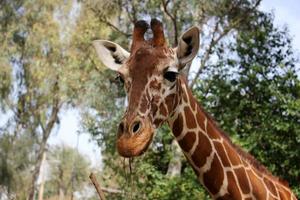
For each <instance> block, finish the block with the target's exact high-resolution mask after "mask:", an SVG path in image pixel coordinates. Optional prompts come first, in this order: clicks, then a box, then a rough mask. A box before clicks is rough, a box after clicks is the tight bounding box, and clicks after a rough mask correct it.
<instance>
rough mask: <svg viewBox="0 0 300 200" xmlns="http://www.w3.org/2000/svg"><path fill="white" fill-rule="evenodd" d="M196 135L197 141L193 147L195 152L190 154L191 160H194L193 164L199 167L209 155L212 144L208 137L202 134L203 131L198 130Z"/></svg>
mask: <svg viewBox="0 0 300 200" xmlns="http://www.w3.org/2000/svg"><path fill="white" fill-rule="evenodd" d="M198 137H199V138H198V139H199V142H198V145H197V147H196V149H195V152H194V153H193V155H192V160H193V161H194V163H195V165H197V166H198V167H199V168H200V167H202V166H203V165H204V164H205V162H206V158H207V157H208V156H209V155H210V153H211V151H212V146H211V144H210V142H209V140H208V138H207V137H206V136H205V135H203V133H200V132H199V133H198Z"/></svg>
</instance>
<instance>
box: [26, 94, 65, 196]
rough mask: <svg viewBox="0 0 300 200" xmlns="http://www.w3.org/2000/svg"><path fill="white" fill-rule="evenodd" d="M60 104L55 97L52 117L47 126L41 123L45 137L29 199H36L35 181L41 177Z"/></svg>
mask: <svg viewBox="0 0 300 200" xmlns="http://www.w3.org/2000/svg"><path fill="white" fill-rule="evenodd" d="M59 109H60V106H59V100H58V99H57V98H54V99H53V107H52V111H51V115H50V118H49V120H48V123H47V125H46V127H45V128H43V127H44V126H43V125H42V124H41V127H42V129H43V138H42V141H41V143H40V149H39V152H38V156H37V160H36V164H35V167H34V170H33V173H32V179H31V184H30V187H29V193H28V197H27V200H34V193H35V183H36V181H37V178H38V177H39V174H40V168H41V164H42V159H43V154H44V152H45V150H46V145H47V141H48V138H49V136H50V133H51V131H52V129H53V127H54V125H55V123H56V121H57V119H58V112H59Z"/></svg>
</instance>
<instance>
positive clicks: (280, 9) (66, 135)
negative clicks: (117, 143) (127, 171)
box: [49, 0, 300, 166]
mask: <svg viewBox="0 0 300 200" xmlns="http://www.w3.org/2000/svg"><path fill="white" fill-rule="evenodd" d="M260 9H261V10H263V11H267V12H273V13H274V16H275V19H274V20H275V25H277V26H279V27H282V26H288V29H289V30H290V35H291V36H292V38H293V46H294V49H295V50H296V51H297V52H298V53H299V52H300V23H299V20H300V6H299V1H298V0H285V1H283V0H263V1H262V3H261V6H260ZM60 117H61V125H60V129H59V130H58V131H57V132H56V133H54V134H52V136H51V137H50V139H49V144H50V145H55V144H65V145H69V146H71V147H74V148H78V150H79V152H81V153H82V154H84V155H85V156H87V157H88V158H89V160H90V161H91V163H92V165H93V166H101V154H100V149H99V147H98V146H97V145H96V143H95V142H92V141H91V138H90V137H89V135H88V134H80V135H79V136H78V131H79V129H80V115H79V112H78V111H77V110H74V109H73V110H65V111H63V112H62V113H60Z"/></svg>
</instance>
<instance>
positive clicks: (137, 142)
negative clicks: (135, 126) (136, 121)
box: [117, 120, 154, 158]
mask: <svg viewBox="0 0 300 200" xmlns="http://www.w3.org/2000/svg"><path fill="white" fill-rule="evenodd" d="M153 136H154V128H153V127H152V125H151V123H150V121H149V120H146V121H145V122H144V127H143V128H141V129H140V130H139V132H138V133H136V134H130V133H124V134H122V135H121V136H120V137H119V138H118V139H117V150H118V153H119V154H120V155H121V156H123V157H126V158H131V157H136V156H140V155H142V154H143V153H145V152H146V150H147V149H148V147H149V145H150V144H151V142H152V139H153Z"/></svg>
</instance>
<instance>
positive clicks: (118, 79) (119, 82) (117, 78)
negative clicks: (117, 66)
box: [115, 74, 124, 85]
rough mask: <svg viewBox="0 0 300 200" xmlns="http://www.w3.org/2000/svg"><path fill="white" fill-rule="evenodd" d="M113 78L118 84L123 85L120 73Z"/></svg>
mask: <svg viewBox="0 0 300 200" xmlns="http://www.w3.org/2000/svg"><path fill="white" fill-rule="evenodd" d="M115 80H116V82H117V83H118V84H121V85H124V79H123V77H122V76H121V75H120V74H119V75H118V76H117V77H116V78H115Z"/></svg>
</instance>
